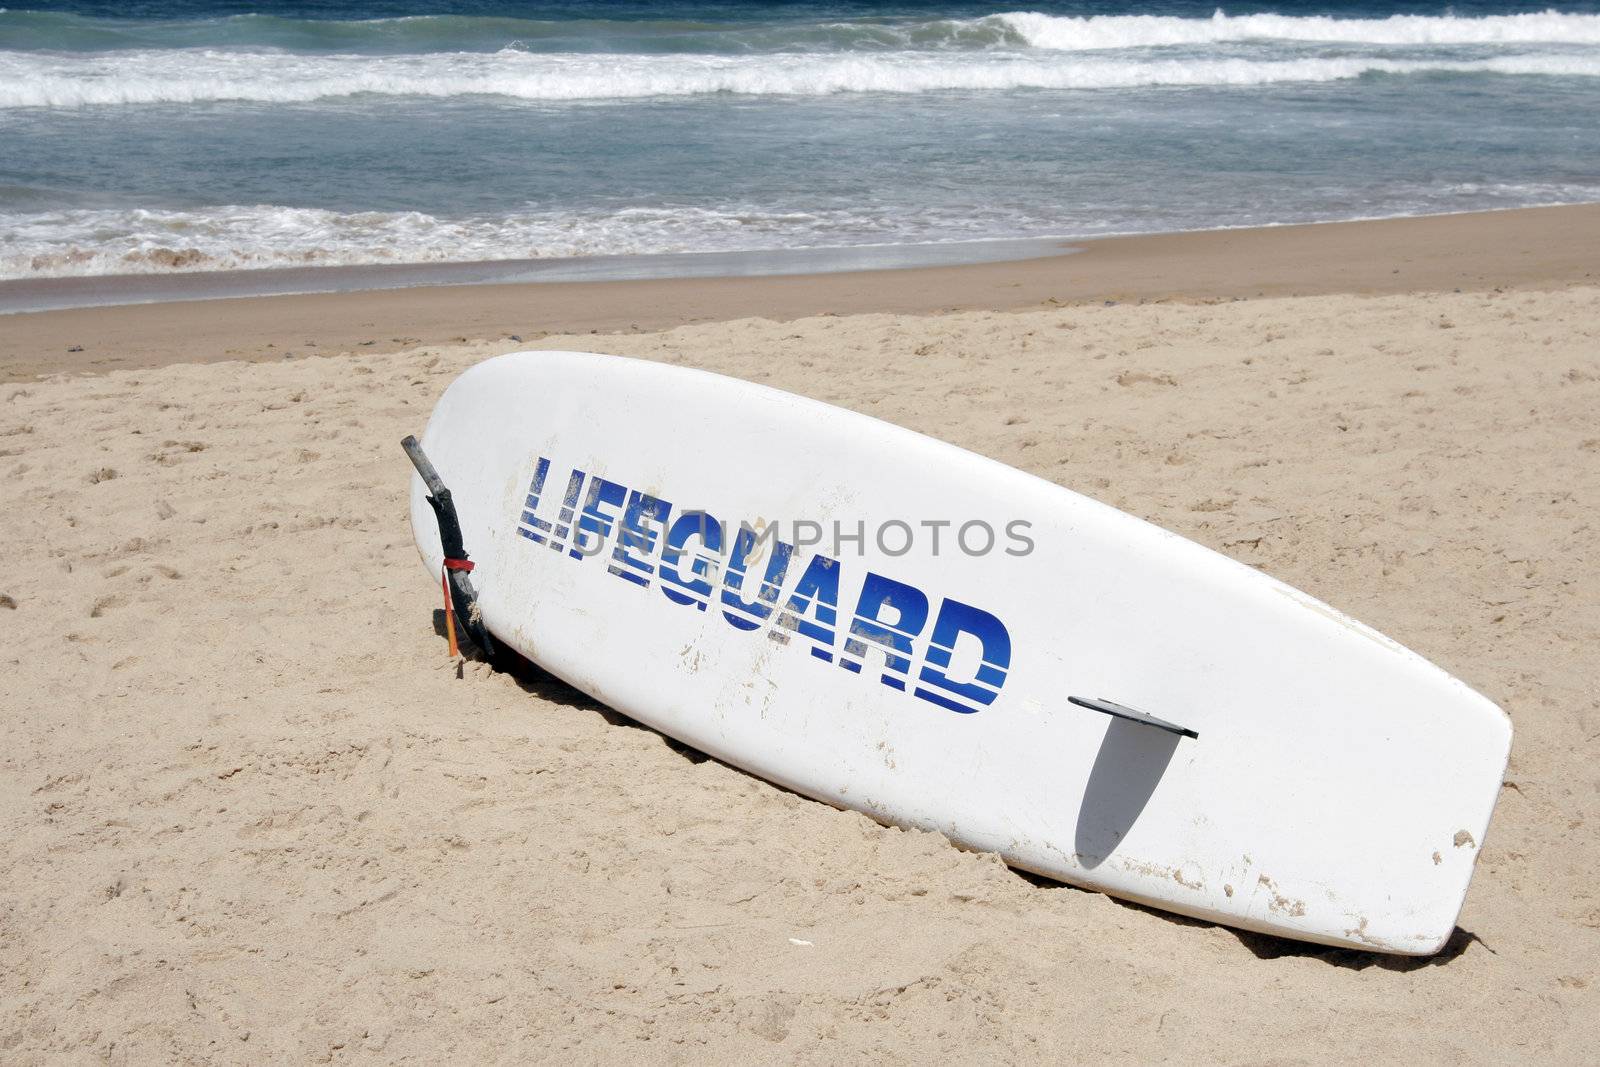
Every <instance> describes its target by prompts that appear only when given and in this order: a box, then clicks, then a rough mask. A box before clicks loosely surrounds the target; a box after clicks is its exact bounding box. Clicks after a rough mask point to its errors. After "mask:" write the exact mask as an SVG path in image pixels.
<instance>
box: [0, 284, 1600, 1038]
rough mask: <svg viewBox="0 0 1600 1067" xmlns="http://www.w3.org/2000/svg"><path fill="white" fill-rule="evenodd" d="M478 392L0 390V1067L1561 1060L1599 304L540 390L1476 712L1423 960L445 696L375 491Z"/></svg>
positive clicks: (1295, 323) (1185, 319)
mask: <svg viewBox="0 0 1600 1067" xmlns="http://www.w3.org/2000/svg"><path fill="white" fill-rule="evenodd" d="M174 313H175V314H176V313H178V312H174ZM4 328H5V324H4V323H0V329H4ZM517 347H527V346H519V345H516V344H514V343H509V342H503V341H494V342H484V343H471V344H466V345H456V346H452V347H443V348H441V347H437V346H428V347H425V348H417V349H413V350H409V351H403V352H400V353H397V354H388V355H385V354H378V353H373V352H368V351H364V350H356V354H352V355H342V356H334V357H332V358H318V359H305V358H295V359H288V360H282V359H280V360H278V361H276V362H254V363H224V364H212V365H170V366H164V367H157V368H150V369H142V370H136V371H119V372H115V373H111V374H107V375H104V376H99V377H81V378H57V379H52V380H45V381H38V382H31V383H25V384H13V385H9V386H5V387H3V388H0V457H3V458H0V473H3V475H4V478H5V481H4V484H5V486H6V489H5V496H4V499H5V508H4V512H3V518H0V523H3V526H0V533H3V535H4V537H3V543H4V544H5V545H6V546H7V548H8V550H9V551H11V552H12V554H13V555H12V562H11V563H10V564H9V565H8V566H7V567H6V569H5V577H4V578H3V579H0V593H3V594H5V595H6V596H7V597H9V598H11V599H10V601H8V602H7V606H4V607H0V633H3V635H4V652H3V656H4V660H5V663H4V671H5V679H6V682H5V685H4V687H3V689H0V721H3V723H4V731H5V733H4V738H3V742H4V743H3V746H0V816H3V823H0V830H3V833H4V844H3V846H0V949H3V956H0V959H3V963H4V966H3V968H0V1059H3V1060H4V1061H6V1062H8V1063H34V1062H44V1061H45V1060H46V1059H51V1058H53V1056H54V1055H59V1054H63V1053H65V1054H67V1055H68V1056H69V1057H70V1058H74V1059H78V1060H82V1061H90V1060H97V1059H100V1058H109V1059H112V1060H116V1061H119V1062H131V1063H148V1062H156V1061H184V1062H187V1061H221V1062H240V1063H244V1062H261V1061H265V1060H269V1059H290V1060H304V1059H310V1060H316V1061H325V1060H329V1059H332V1060H334V1061H341V1062H342V1061H351V1060H363V1061H372V1060H384V1061H391V1060H401V1059H416V1060H422V1061H426V1062H441V1061H446V1062H472V1061H480V1060H501V1059H507V1060H534V1061H548V1062H561V1063H566V1062H593V1061H596V1060H603V1059H620V1058H622V1057H624V1056H626V1057H642V1058H644V1059H646V1060H649V1061H668V1062H673V1061H676V1062H688V1061H705V1060H708V1059H715V1060H720V1061H723V1062H768V1061H770V1062H810V1063H828V1064H832V1063H838V1062H849V1061H861V1060H871V1061H874V1062H885V1063H911V1062H927V1061H930V1060H932V1061H936V1062H943V1061H949V1062H957V1063H962V1062H993V1061H1026V1062H1061V1061H1063V1060H1070V1059H1091V1058H1092V1059H1102V1058H1109V1059H1113V1060H1143V1061H1155V1060H1174V1061H1192V1060H1196V1059H1198V1060H1203V1061H1204V1060H1221V1061H1229V1062H1258V1063H1297V1062H1306V1061H1310V1060H1317V1059H1322V1058H1325V1057H1329V1056H1331V1055H1335V1054H1337V1055H1339V1056H1340V1057H1341V1058H1344V1057H1349V1058H1355V1057H1371V1058H1374V1059H1380V1060H1386V1061H1401V1060H1415V1059H1418V1058H1420V1059H1423V1060H1428V1061H1445V1060H1448V1061H1452V1062H1492V1061H1504V1060H1506V1059H1508V1058H1510V1057H1512V1056H1537V1057H1539V1058H1540V1059H1541V1060H1543V1061H1546V1062H1558V1061H1565V1062H1582V1061H1589V1062H1592V1061H1593V1057H1594V1050H1595V1048H1596V1047H1597V1043H1600V996H1597V993H1596V983H1600V965H1597V962H1596V961H1597V960H1600V887H1597V880H1596V879H1597V872H1600V843H1597V840H1596V829H1597V827H1600V762H1597V761H1596V759H1595V751H1596V744H1597V742H1600V700H1597V692H1596V666H1597V654H1596V648H1597V646H1600V574H1597V572H1596V567H1595V564H1596V551H1595V549H1596V543H1597V536H1600V534H1597V529H1596V526H1595V522H1596V515H1597V507H1600V416H1597V414H1596V413H1597V411H1600V289H1596V288H1587V287H1582V286H1566V287H1564V288H1559V289H1551V290H1542V291H1541V290H1534V289H1526V288H1523V289H1512V290H1507V291H1503V292H1493V291H1486V292H1485V291H1468V292H1464V293H1460V294H1456V293H1448V292H1447V293H1439V294H1413V295H1378V296H1353V295H1322V296H1307V297H1295V298H1265V299H1252V300H1245V301H1239V302H1229V303H1224V304H1216V305H1205V304H1183V305H1178V304H1148V305H1144V306H1136V305H1130V304H1120V305H1117V306H1110V307H1107V306H1101V305H1099V304H1096V305H1094V306H1076V307H1061V308H1044V309H1035V310H1029V311H1021V312H1004V313H1001V312H994V311H965V312H960V313H950V314H941V315H932V316H924V317H912V316H905V315H898V316H893V315H874V314H863V315H857V316H851V317H814V318H805V319H800V320H797V321H791V322H784V323H778V322H773V321H769V320H764V319H741V320H734V321H727V322H721V323H710V324H700V325H693V326H685V327H680V328H676V329H671V330H667V331H665V332H659V333H640V334H636V335H610V336H608V335H603V334H602V335H588V334H584V335H582V336H578V337H564V336H550V337H546V338H544V339H543V340H542V341H540V343H539V344H538V345H537V346H536V347H549V348H556V347H583V348H589V349H595V350H600V351H607V352H620V353H628V354H633V355H641V356H645V357H647V358H652V359H661V360H668V361H672V362H680V363H688V364H694V365H698V366H703V367H708V368H711V369H714V370H719V371H722V372H725V373H729V374H733V375H736V376H739V377H743V378H748V379H752V380H756V381H762V382H767V383H770V384H773V385H777V386H780V387H783V388H786V389H791V390H794V391H797V392H801V393H806V394H809V395H812V396H816V397H819V398H821V399H824V400H828V401H831V402H834V403H838V404H842V405H845V406H847V407H852V408H856V409H858V410H861V411H865V412H868V413H870V414H873V415H876V416H879V417H882V418H886V419H889V420H890V421H893V422H897V423H901V424H904V425H907V426H910V427H912V428H914V429H917V430H921V431H924V432H927V433H931V434H934V435H937V436H940V437H943V438H946V439H949V440H951V441H954V442H956V443H958V444H961V445H964V446H966V447H969V448H972V449H975V450H977V451H979V452H983V453H986V454H988V455H992V456H995V457H997V458H999V459H1002V460H1004V461H1006V462H1009V463H1012V464H1014V465H1017V466H1019V467H1022V468H1024V469H1026V470H1029V471H1032V472H1034V473H1036V474H1039V475H1041V476H1043V477H1045V478H1049V479H1051V480H1054V481H1056V482H1058V483H1060V484H1062V485H1065V486H1068V487H1071V488H1073V489H1077V490H1079V491H1082V492H1086V493H1088V494H1090V495H1093V496H1096V497H1098V498H1100V499H1102V500H1105V501H1107V502H1109V503H1111V504H1114V505H1116V506H1118V507H1122V508H1125V509H1127V510H1129V511H1132V512H1134V513H1135V514H1138V515H1141V516H1144V517H1146V518H1149V519H1152V520H1153V521H1155V522H1158V523H1161V524H1163V525H1165V526H1167V527H1169V528H1172V529H1174V530H1177V531H1178V532H1180V533H1183V534H1185V535H1187V536H1189V537H1192V538H1194V539H1196V540H1198V541H1200V542H1201V543H1203V544H1206V545H1209V546H1212V547H1214V548H1217V549H1219V550H1221V551H1223V552H1226V553H1228V554H1230V555H1233V556H1235V557H1237V558H1239V559H1241V560H1244V561H1245V562H1247V563H1249V564H1252V565H1255V566H1259V567H1262V568H1264V569H1266V570H1267V571H1269V572H1271V573H1272V574H1274V575H1276V576H1278V577H1280V578H1283V579H1285V580H1287V581H1289V582H1290V583H1292V584H1294V585H1297V586H1299V587H1301V588H1303V589H1306V590H1307V591H1309V592H1311V593H1312V594H1314V595H1316V596H1319V597H1322V598H1324V599H1326V600H1328V601H1330V602H1332V603H1333V604H1334V605H1336V606H1338V607H1340V608H1342V609H1344V610H1346V611H1349V612H1350V613H1352V614H1354V615H1355V616H1356V617H1358V618H1360V619H1362V620H1363V621H1366V622H1369V623H1371V624H1373V625H1375V626H1377V627H1378V628H1379V629H1381V630H1383V631H1385V632H1387V633H1388V634H1390V635H1392V636H1393V637H1395V638H1397V639H1399V640H1401V641H1403V642H1404V643H1406V644H1408V645H1410V646H1412V647H1413V648H1415V649H1417V650H1418V651H1419V652H1421V653H1423V654H1424V655H1426V656H1428V657H1429V658H1431V659H1433V660H1435V661H1436V662H1438V663H1439V664H1441V665H1442V666H1444V667H1445V668H1446V669H1448V670H1450V671H1452V672H1453V673H1456V674H1458V675H1460V676H1461V677H1462V678H1463V679H1465V680H1466V681H1467V682H1468V683H1469V684H1471V685H1473V686H1474V687H1476V688H1478V689H1480V690H1481V691H1483V692H1484V693H1486V694H1487V695H1488V696H1490V697H1491V698H1492V699H1494V700H1496V701H1498V702H1499V703H1501V704H1502V705H1503V706H1504V707H1505V708H1506V710H1507V711H1508V712H1509V713H1510V714H1511V716H1512V718H1513V719H1514V721H1515V723H1516V730H1517V736H1516V743H1515V750H1514V753H1513V756H1512V760H1511V769H1510V772H1509V774H1508V781H1507V785H1506V788H1505V789H1504V791H1503V794H1502V798H1501V802H1500V806H1499V809H1498V811H1497V813H1496V816H1495V821H1494V823H1493V825H1492V826H1491V830H1490V834H1489V839H1488V841H1487V844H1486V847H1485V849H1484V851H1483V853H1482V856H1481V858H1480V862H1479V867H1478V873H1477V877H1476V879H1475V881H1474V883H1473V887H1472V891H1471V894H1470V895H1469V897H1468V900H1467V905H1466V909H1465V911H1464V912H1463V914H1462V916H1461V919H1460V927H1461V929H1460V931H1458V933H1457V936H1456V937H1455V938H1454V939H1453V940H1452V942H1451V944H1450V946H1449V948H1448V949H1447V950H1446V952H1445V953H1443V954H1442V955H1440V956H1439V957H1437V958H1435V959H1432V960H1404V959H1395V958H1388V957H1381V956H1373V955H1365V954H1361V953H1356V952H1351V951H1341V950H1332V949H1322V948H1314V947H1309V946H1303V945H1298V944H1296V943H1292V942H1288V941H1281V940H1275V939H1272V938H1266V937H1261V936H1258V935H1250V934H1239V933H1235V932H1232V931H1230V930H1228V929H1225V928H1222V927H1217V926H1211V925H1207V924H1203V923H1197V922H1192V921H1188V920H1181V919H1173V918H1169V917H1165V916H1162V915H1160V914H1157V913H1155V912H1151V911H1147V910H1143V909H1139V908H1136V907H1131V906H1127V905H1123V904H1119V903H1117V902H1116V901H1113V900H1111V899H1109V898H1107V897H1103V896H1099V895H1096V894H1092V893H1086V892H1082V891H1079V890H1076V889H1071V888H1066V887H1061V886H1056V885H1051V884H1044V883H1040V882H1038V881H1037V880H1034V879H1030V878H1026V877H1023V876H1020V875H1017V874H1015V873H1012V872H1010V871H1008V870H1007V869H1006V868H1005V867H1004V866H1002V865H1001V864H1000V863H999V862H997V861H996V860H995V859H994V858H992V857H989V856H983V855H974V854H970V853H965V852H961V851H958V850H956V849H955V848H953V847H951V846H950V845H949V844H948V843H947V842H946V841H945V840H944V839H943V838H942V837H940V836H938V835H934V834H925V833H916V832H905V831H901V830H897V829H891V828H884V827H880V826H878V825H876V824H874V823H872V822H871V821H869V820H868V819H866V818H865V817H863V816H860V815H857V814H853V813H846V812H838V811H834V810H832V809H831V808H828V807H826V806H824V805H821V804H817V803H813V802H811V801H807V800H804V799H801V798H799V797H796V796H794V795H792V794H789V793H786V792H784V791H782V790H779V789H776V788H774V787H771V786H769V785H767V784H765V783H763V782H761V781H758V780H756V779H753V778H750V777H748V776H746V775H744V774H742V773H739V772H737V771H734V770H731V769H729V768H727V767H725V766H722V765H720V764H717V763H715V762H710V761H706V760H703V759H701V758H699V757H698V756H696V755H694V754H693V753H690V752H687V751H684V750H682V749H681V748H680V747H678V746H676V745H674V744H672V743H670V742H668V741H667V740H665V739H664V738H662V737H661V736H660V735H658V734H655V733H652V732H650V731H648V730H645V729H641V728H638V727H636V726H633V725H630V724H629V723H627V722H626V721H624V720H621V719H619V718H618V717H617V716H615V715H613V714H611V713H609V712H608V711H606V710H605V709H603V708H600V707H597V706H596V705H595V704H594V703H592V702H591V701H589V700H588V699H586V698H585V697H583V696H582V695H581V694H579V693H577V692H575V691H573V690H571V689H568V688H566V687H564V686H562V685H560V684H557V683H554V682H551V681H549V680H545V679H541V678H539V677H537V676H534V675H529V676H527V677H524V678H516V677H512V676H509V675H504V674H495V673H492V672H491V671H489V669H488V668H486V667H484V666H481V665H477V664H468V665H467V667H466V669H465V671H464V676H463V677H460V678H458V677H457V674H456V671H455V668H454V666H453V665H452V664H451V663H450V662H448V661H447V660H446V658H445V654H444V650H443V648H442V642H441V640H440V639H439V638H438V637H437V636H436V633H435V630H434V620H433V612H434V610H435V609H436V607H437V598H438V589H437V586H436V584H435V583H434V582H433V581H431V580H430V578H429V576H428V575H426V574H425V573H423V571H422V569H421V567H420V564H419V563H418V561H417V557H416V552H415V550H414V548H413V547H412V544H411V536H410V531H409V529H408V526H407V522H406V517H405V516H406V503H405V499H406V492H407V485H408V477H409V470H408V467H407V465H406V462H405V459H404V457H403V455H402V454H401V452H400V450H399V448H398V446H397V442H398V440H399V438H400V437H401V436H402V435H403V434H405V433H408V432H413V431H417V430H420V429H421V427H422V425H423V423H424V421H425V419H426V416H427V413H428V411H429V408H430V406H431V404H432V402H433V400H434V399H435V397H437V395H438V394H439V392H440V391H441V390H442V389H443V388H444V386H445V385H446V384H447V383H448V382H449V381H450V380H451V378H452V376H453V375H455V374H456V373H458V372H459V371H460V370H461V369H463V368H464V367H466V366H468V365H470V364H472V363H473V362H475V361H477V360H480V359H482V358H484V357H486V356H488V355H490V354H493V353H497V352H501V351H507V350H510V349H514V348H517ZM185 354H191V353H187V352H186V351H177V352H174V355H180V356H181V355H185ZM192 354H193V355H194V356H195V357H196V358H201V357H203V356H205V355H206V353H204V352H195V353H192ZM46 356H47V354H46V353H43V352H41V353H40V354H39V357H38V358H40V359H41V360H42V359H44V358H46ZM12 602H14V604H15V607H14V609H11V608H9V604H10V603H12ZM1308 758H1315V755H1314V754H1308ZM1397 773H1404V769H1403V768H1397ZM797 942H799V943H797Z"/></svg>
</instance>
